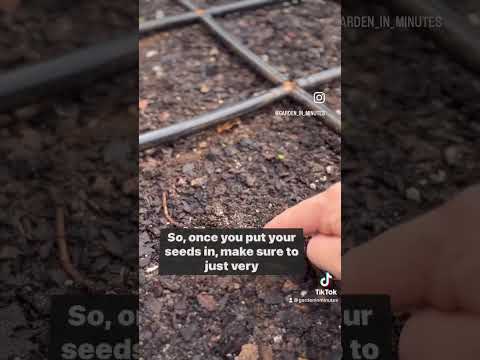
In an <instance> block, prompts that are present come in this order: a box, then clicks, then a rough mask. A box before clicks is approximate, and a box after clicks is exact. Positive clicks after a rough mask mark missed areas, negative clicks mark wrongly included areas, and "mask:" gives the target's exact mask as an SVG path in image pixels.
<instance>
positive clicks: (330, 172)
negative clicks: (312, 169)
mask: <svg viewBox="0 0 480 360" xmlns="http://www.w3.org/2000/svg"><path fill="white" fill-rule="evenodd" d="M334 170H335V169H334V168H333V166H332V165H328V166H327V167H326V168H325V171H326V172H327V174H328V175H332V174H333V172H334Z"/></svg>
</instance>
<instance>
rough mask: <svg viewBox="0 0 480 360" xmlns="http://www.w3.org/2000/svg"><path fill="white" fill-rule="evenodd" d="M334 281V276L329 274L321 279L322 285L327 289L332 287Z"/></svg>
mask: <svg viewBox="0 0 480 360" xmlns="http://www.w3.org/2000/svg"><path fill="white" fill-rule="evenodd" d="M332 280H333V276H332V274H330V273H329V272H327V273H325V276H324V277H322V278H321V279H320V285H322V287H324V288H327V287H329V286H330V283H331V281H332Z"/></svg>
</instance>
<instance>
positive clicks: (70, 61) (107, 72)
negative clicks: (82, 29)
mask: <svg viewBox="0 0 480 360" xmlns="http://www.w3.org/2000/svg"><path fill="white" fill-rule="evenodd" d="M137 66H138V34H126V35H123V36H120V37H117V38H115V39H112V40H109V41H106V42H104V43H101V44H98V45H93V46H88V47H85V48H82V49H79V50H75V51H73V52H72V53H69V54H67V55H63V56H60V57H58V58H56V59H53V60H49V61H46V62H42V63H38V64H34V65H26V66H24V67H22V68H19V69H16V70H12V71H9V72H6V73H4V74H0V112H3V111H7V110H9V109H11V108H13V107H15V106H20V105H24V104H27V103H29V102H31V101H35V100H36V99H38V97H39V95H40V96H45V95H50V94H54V93H60V92H63V91H65V90H68V89H71V88H74V87H76V86H82V85H85V84H86V83H88V82H90V81H93V80H97V79H99V78H103V77H106V76H111V75H113V74H115V73H118V72H120V71H123V70H126V69H130V68H135V67H137Z"/></svg>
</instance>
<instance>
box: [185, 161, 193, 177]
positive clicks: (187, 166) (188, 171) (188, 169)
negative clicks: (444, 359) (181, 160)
mask: <svg viewBox="0 0 480 360" xmlns="http://www.w3.org/2000/svg"><path fill="white" fill-rule="evenodd" d="M182 172H183V173H184V174H185V175H187V176H194V175H195V164H194V163H188V164H185V165H183V167H182Z"/></svg>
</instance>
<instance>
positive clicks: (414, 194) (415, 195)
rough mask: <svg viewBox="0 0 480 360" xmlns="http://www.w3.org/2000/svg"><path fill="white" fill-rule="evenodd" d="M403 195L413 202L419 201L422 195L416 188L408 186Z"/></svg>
mask: <svg viewBox="0 0 480 360" xmlns="http://www.w3.org/2000/svg"><path fill="white" fill-rule="evenodd" d="M405 196H406V198H407V199H408V200H412V201H415V202H420V201H421V200H422V195H421V194H420V191H419V190H418V189H417V188H414V187H410V188H408V189H407V190H406V192H405Z"/></svg>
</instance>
